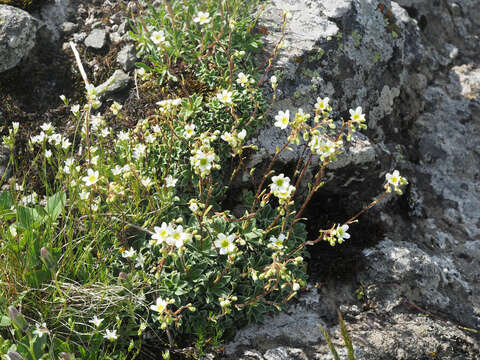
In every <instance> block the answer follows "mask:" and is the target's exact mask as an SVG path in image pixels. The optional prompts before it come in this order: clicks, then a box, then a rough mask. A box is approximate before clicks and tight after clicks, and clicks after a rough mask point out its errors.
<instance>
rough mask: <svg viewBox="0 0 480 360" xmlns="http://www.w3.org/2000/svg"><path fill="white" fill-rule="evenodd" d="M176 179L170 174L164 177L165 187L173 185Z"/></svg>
mask: <svg viewBox="0 0 480 360" xmlns="http://www.w3.org/2000/svg"><path fill="white" fill-rule="evenodd" d="M177 181H178V179H175V178H174V177H173V176H172V175H168V176H167V177H166V178H165V183H166V186H167V187H175V185H176V183H177Z"/></svg>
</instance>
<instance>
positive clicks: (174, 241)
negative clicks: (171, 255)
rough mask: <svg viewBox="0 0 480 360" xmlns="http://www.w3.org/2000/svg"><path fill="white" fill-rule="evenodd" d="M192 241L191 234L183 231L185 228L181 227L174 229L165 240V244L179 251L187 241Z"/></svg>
mask: <svg viewBox="0 0 480 360" xmlns="http://www.w3.org/2000/svg"><path fill="white" fill-rule="evenodd" d="M189 239H190V234H189V233H187V232H184V231H183V226H182V225H179V226H177V227H176V228H175V229H173V230H172V231H171V232H170V233H169V234H168V237H167V238H166V239H165V242H166V243H167V244H168V245H175V246H176V247H177V248H178V249H179V248H181V247H182V246H183V244H184V243H185V241H187V240H189Z"/></svg>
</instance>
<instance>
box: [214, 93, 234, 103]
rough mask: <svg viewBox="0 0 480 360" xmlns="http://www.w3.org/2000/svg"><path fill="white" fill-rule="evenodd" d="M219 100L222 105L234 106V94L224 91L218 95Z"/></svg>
mask: <svg viewBox="0 0 480 360" xmlns="http://www.w3.org/2000/svg"><path fill="white" fill-rule="evenodd" d="M217 98H218V100H219V101H220V102H221V103H222V104H226V105H230V104H232V92H231V91H228V90H222V91H221V92H219V93H218V94H217Z"/></svg>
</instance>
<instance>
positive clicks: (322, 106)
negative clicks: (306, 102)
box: [315, 97, 330, 111]
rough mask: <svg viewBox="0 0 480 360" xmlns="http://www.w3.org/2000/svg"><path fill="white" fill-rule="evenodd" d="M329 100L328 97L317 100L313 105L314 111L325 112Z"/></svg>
mask: <svg viewBox="0 0 480 360" xmlns="http://www.w3.org/2000/svg"><path fill="white" fill-rule="evenodd" d="M329 101H330V99H329V98H328V97H326V98H324V99H320V98H319V97H318V98H317V102H316V103H315V110H319V111H325V110H327V108H328V102H329Z"/></svg>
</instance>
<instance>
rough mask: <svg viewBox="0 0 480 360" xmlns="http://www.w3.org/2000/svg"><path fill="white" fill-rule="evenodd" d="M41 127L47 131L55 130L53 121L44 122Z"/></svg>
mask: <svg viewBox="0 0 480 360" xmlns="http://www.w3.org/2000/svg"><path fill="white" fill-rule="evenodd" d="M40 128H41V129H42V130H43V131H45V132H49V131H53V130H54V129H55V128H54V127H53V125H52V123H43V124H42V125H40Z"/></svg>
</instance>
